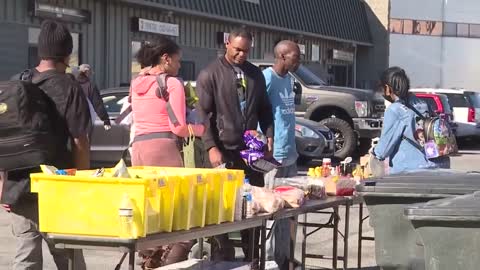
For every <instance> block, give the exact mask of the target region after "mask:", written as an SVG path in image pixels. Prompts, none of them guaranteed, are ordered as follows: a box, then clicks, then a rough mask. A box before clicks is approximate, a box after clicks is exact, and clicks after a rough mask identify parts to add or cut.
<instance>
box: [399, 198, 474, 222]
mask: <svg viewBox="0 0 480 270" xmlns="http://www.w3.org/2000/svg"><path fill="white" fill-rule="evenodd" d="M405 216H407V218H408V219H410V220H431V221H480V192H478V191H477V192H475V193H473V194H468V195H462V196H456V197H450V198H445V199H440V200H433V201H429V202H426V203H419V204H414V205H411V206H409V207H406V208H405Z"/></svg>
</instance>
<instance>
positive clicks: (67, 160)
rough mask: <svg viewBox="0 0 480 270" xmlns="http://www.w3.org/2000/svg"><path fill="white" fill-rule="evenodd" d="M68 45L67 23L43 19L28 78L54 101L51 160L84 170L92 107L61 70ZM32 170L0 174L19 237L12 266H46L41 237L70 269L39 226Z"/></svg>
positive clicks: (38, 269) (32, 269)
mask: <svg viewBox="0 0 480 270" xmlns="http://www.w3.org/2000/svg"><path fill="white" fill-rule="evenodd" d="M72 49H73V41H72V36H71V34H70V32H69V31H68V29H67V27H66V26H64V25H63V24H60V23H57V22H54V21H50V20H45V21H44V22H43V23H42V26H41V30H40V35H39V38H38V55H39V57H40V63H39V65H38V66H37V67H36V68H34V69H33V70H32V73H33V74H32V76H33V77H32V82H33V83H35V84H38V85H39V87H40V88H41V89H42V90H43V91H44V92H45V94H47V96H48V97H49V98H50V99H51V100H52V101H53V103H54V104H55V109H56V111H57V112H58V116H59V117H56V119H55V120H54V121H55V129H56V131H57V132H58V134H56V135H57V140H58V148H59V149H58V150H57V152H56V153H55V161H54V162H53V164H51V165H54V166H56V167H58V168H77V169H79V170H84V169H88V168H89V167H90V151H89V149H90V145H89V142H88V137H87V130H88V128H89V126H90V113H89V111H88V105H87V101H86V99H85V96H84V95H83V94H82V93H81V87H80V85H79V84H78V82H77V81H75V80H74V79H73V78H72V77H71V76H68V75H66V74H65V70H66V68H67V67H68V62H69V59H70V55H71V53H72ZM57 118H58V119H57ZM38 169H39V168H38ZM35 171H36V170H24V169H18V170H15V171H9V172H8V174H5V175H3V176H2V175H1V174H0V178H1V179H0V184H1V180H2V179H3V181H4V186H3V192H5V193H6V194H7V195H10V196H4V195H5V194H2V198H1V203H2V204H8V206H7V207H6V209H7V211H9V212H10V218H11V223H12V233H13V236H14V237H15V239H16V241H17V248H16V255H15V259H14V262H13V266H12V269H29V270H42V269H44V266H43V255H42V240H45V241H46V242H47V244H48V247H49V250H50V253H51V254H52V256H53V259H54V261H55V264H56V266H57V268H58V269H68V266H69V265H68V264H69V263H68V254H67V252H66V251H65V250H63V249H57V248H55V246H54V243H52V242H51V241H47V239H46V237H45V234H43V233H41V232H40V231H39V216H38V214H39V213H38V196H37V194H36V193H30V192H29V191H30V189H29V186H28V184H29V183H30V180H29V175H30V173H31V172H35ZM8 183H11V184H12V183H13V184H12V185H10V184H8ZM16 183H26V184H27V186H26V187H27V189H28V191H27V190H21V192H20V193H18V191H19V190H14V189H13V188H12V186H14V187H18V185H17V184H16ZM5 189H7V190H5ZM13 193H15V194H13ZM12 195H16V196H15V197H16V198H15V200H14V199H13V198H11V197H12ZM7 199H8V200H7ZM59 203H61V202H59ZM74 255H75V257H76V258H75V267H76V268H75V269H85V268H86V267H85V261H84V259H83V255H82V254H81V251H80V252H75V254H74Z"/></svg>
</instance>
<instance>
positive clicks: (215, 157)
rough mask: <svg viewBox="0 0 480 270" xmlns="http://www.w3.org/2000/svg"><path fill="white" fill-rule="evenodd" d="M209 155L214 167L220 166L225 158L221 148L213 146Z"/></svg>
mask: <svg viewBox="0 0 480 270" xmlns="http://www.w3.org/2000/svg"><path fill="white" fill-rule="evenodd" d="M208 157H209V159H210V164H212V167H213V168H215V167H218V166H220V165H222V164H223V158H222V153H221V152H220V150H218V148H217V147H212V148H210V150H208Z"/></svg>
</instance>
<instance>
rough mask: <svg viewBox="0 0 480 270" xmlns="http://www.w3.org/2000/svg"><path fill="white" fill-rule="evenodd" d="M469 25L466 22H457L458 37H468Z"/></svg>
mask: <svg viewBox="0 0 480 270" xmlns="http://www.w3.org/2000/svg"><path fill="white" fill-rule="evenodd" d="M468 35H469V26H468V24H466V23H459V24H457V37H468Z"/></svg>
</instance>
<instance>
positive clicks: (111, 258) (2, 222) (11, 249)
mask: <svg viewBox="0 0 480 270" xmlns="http://www.w3.org/2000/svg"><path fill="white" fill-rule="evenodd" d="M479 162H480V150H478V149H474V150H462V151H461V155H460V156H458V157H453V158H452V168H453V169H458V170H463V171H472V170H480V168H478V165H477V164H478V163H479ZM364 212H367V211H364ZM340 217H341V221H340V228H341V229H343V226H344V223H343V222H344V219H343V217H344V209H340ZM326 218H327V217H326V216H325V215H310V216H309V220H313V221H325V219H326ZM350 224H351V225H350V241H349V262H348V266H349V267H348V268H349V269H356V266H357V253H356V251H357V247H358V245H357V239H358V206H354V207H352V209H351V216H350ZM364 235H367V236H373V230H372V228H371V227H370V226H369V223H368V220H367V221H366V222H365V223H364ZM297 236H298V238H299V237H300V231H299V232H298V235H297ZM332 239H333V235H332V231H331V230H329V229H325V230H321V231H320V232H318V233H316V234H314V235H312V236H311V238H309V240H308V242H307V250H308V252H309V253H316V254H322V255H327V256H331V254H332V251H331V250H332ZM0 243H1V244H0V270H9V269H12V267H11V261H12V260H13V257H14V255H15V240H14V239H13V237H12V236H11V230H10V227H9V216H8V214H7V213H6V212H5V211H4V210H3V209H1V210H0ZM298 243H300V238H299V241H298ZM374 248H375V247H374V242H372V241H365V242H363V253H362V267H363V268H362V269H364V270H377V269H376V267H374V266H375V250H374ZM300 252H301V245H300V244H297V249H296V255H297V258H299V255H300V254H301V253H300ZM43 253H44V269H46V270H54V269H56V268H55V266H54V264H53V260H52V257H51V256H50V254H49V253H48V249H47V248H46V246H45V245H44V251H43ZM84 254H85V258H86V262H87V266H88V269H89V270H97V269H98V270H104V269H113V268H114V267H115V265H116V264H117V263H118V261H119V260H120V257H121V254H120V253H118V252H98V251H85V252H84ZM338 254H339V255H341V254H343V245H342V244H339V251H338ZM306 264H307V267H308V268H313V269H322V268H323V269H331V266H332V264H331V262H330V261H323V260H307V263H306ZM338 267H339V269H340V268H341V267H342V263H341V262H339V265H338ZM121 269H127V267H126V265H124V266H123V268H121Z"/></svg>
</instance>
